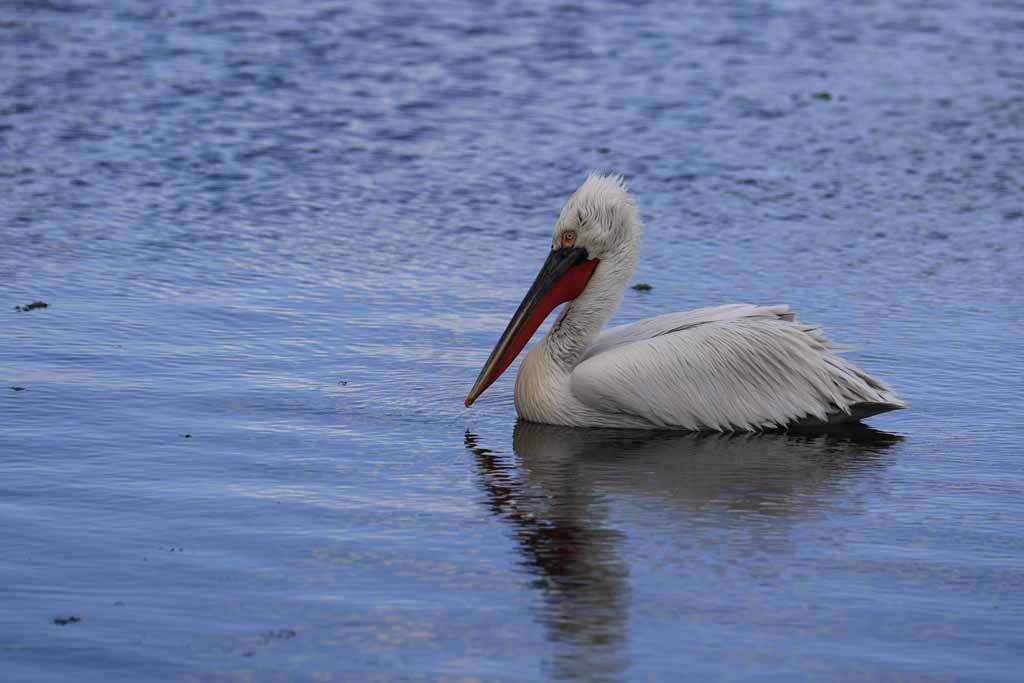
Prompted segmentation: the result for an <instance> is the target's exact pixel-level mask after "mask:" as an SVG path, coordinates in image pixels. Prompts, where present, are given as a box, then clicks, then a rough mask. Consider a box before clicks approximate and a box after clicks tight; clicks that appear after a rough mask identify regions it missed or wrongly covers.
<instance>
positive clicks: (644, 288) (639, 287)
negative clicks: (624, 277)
mask: <svg viewBox="0 0 1024 683" xmlns="http://www.w3.org/2000/svg"><path fill="white" fill-rule="evenodd" d="M633 289H635V290H636V291H638V292H649V291H651V290H652V289H654V287H651V286H650V285H649V284H647V283H646V282H638V283H636V284H635V285H633Z"/></svg>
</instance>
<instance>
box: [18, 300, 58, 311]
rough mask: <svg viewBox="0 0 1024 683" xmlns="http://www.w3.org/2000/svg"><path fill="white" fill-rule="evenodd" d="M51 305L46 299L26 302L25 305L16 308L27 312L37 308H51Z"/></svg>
mask: <svg viewBox="0 0 1024 683" xmlns="http://www.w3.org/2000/svg"><path fill="white" fill-rule="evenodd" d="M49 307H50V304H48V303H46V302H45V301H33V302H32V303H30V304H25V305H24V306H15V307H14V310H16V311H21V312H25V313H27V312H28V311H33V310H35V309H37V308H49Z"/></svg>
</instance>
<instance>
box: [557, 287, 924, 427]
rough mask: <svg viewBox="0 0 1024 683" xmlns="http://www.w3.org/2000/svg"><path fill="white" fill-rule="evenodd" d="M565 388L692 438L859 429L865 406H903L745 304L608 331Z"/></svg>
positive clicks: (797, 329)
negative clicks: (828, 425)
mask: <svg viewBox="0 0 1024 683" xmlns="http://www.w3.org/2000/svg"><path fill="white" fill-rule="evenodd" d="M571 388H572V392H573V394H574V395H575V396H576V397H577V398H578V399H579V400H580V401H581V402H582V403H584V404H585V405H587V406H589V407H590V408H592V409H594V410H598V411H601V412H605V413H619V414H622V413H625V414H629V415H633V416H639V417H642V418H644V419H646V420H648V421H650V422H651V424H652V425H654V426H658V427H676V428H678V427H682V428H685V429H694V430H700V429H715V430H731V429H741V430H758V429H772V428H778V427H784V426H786V425H790V424H795V423H801V422H802V423H804V424H806V423H808V422H813V421H821V422H834V421H836V416H837V414H838V415H846V416H850V417H851V418H852V419H856V413H857V412H858V410H857V408H856V407H857V406H859V405H861V404H865V403H868V404H879V405H888V406H891V408H897V407H902V406H903V405H904V404H903V403H902V401H900V400H899V399H898V398H897V397H896V396H895V395H894V394H893V393H892V391H891V389H889V387H888V386H887V385H885V383H884V382H881V381H880V380H877V379H875V378H873V377H871V376H869V375H867V374H866V373H864V372H863V371H861V370H860V369H858V368H857V367H855V366H854V365H853V364H851V363H849V362H848V361H846V360H845V359H843V358H841V357H840V356H838V355H836V354H835V353H834V349H833V347H832V345H831V344H830V343H829V341H828V340H827V339H826V338H825V337H823V336H822V335H821V333H820V330H818V329H817V328H815V327H810V326H807V325H803V324H801V323H799V322H797V320H796V318H795V315H794V314H793V313H791V312H790V311H789V309H788V308H787V307H786V306H752V305H749V304H737V305H733V306H720V307H716V308H708V309H699V310H696V311H689V312H687V313H681V314H669V315H666V316H659V317H657V318H651V319H650V320H645V321H641V322H639V323H634V324H633V325H627V326H624V327H620V328H616V329H613V330H610V331H608V332H606V333H605V334H603V335H601V336H600V337H599V338H598V339H597V340H596V342H595V343H594V345H593V346H591V348H590V349H588V351H587V353H586V354H585V355H584V360H583V362H581V363H580V364H579V365H578V366H577V367H576V368H575V369H574V370H573V373H572V376H571ZM877 408H878V406H876V409H875V412H880V411H879V410H878V409H877ZM891 408H890V409H891Z"/></svg>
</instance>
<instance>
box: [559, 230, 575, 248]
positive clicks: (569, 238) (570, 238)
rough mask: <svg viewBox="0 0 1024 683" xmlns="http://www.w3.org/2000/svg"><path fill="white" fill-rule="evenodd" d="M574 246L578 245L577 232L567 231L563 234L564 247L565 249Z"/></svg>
mask: <svg viewBox="0 0 1024 683" xmlns="http://www.w3.org/2000/svg"><path fill="white" fill-rule="evenodd" d="M574 244H576V231H575V230H566V231H565V232H563V233H562V246H563V247H571V246H572V245H574Z"/></svg>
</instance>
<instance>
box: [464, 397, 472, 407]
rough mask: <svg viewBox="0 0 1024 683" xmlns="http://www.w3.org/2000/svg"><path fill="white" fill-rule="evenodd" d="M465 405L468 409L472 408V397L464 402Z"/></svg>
mask: <svg viewBox="0 0 1024 683" xmlns="http://www.w3.org/2000/svg"><path fill="white" fill-rule="evenodd" d="M463 404H465V406H466V407H467V408H468V407H470V406H471V405H473V397H472V396H467V397H466V400H465V401H463Z"/></svg>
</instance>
